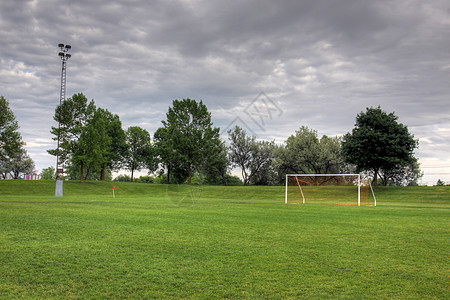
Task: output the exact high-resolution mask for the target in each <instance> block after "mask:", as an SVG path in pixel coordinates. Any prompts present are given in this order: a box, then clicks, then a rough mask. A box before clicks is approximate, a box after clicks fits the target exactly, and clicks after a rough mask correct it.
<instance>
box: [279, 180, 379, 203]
mask: <svg viewBox="0 0 450 300" xmlns="http://www.w3.org/2000/svg"><path fill="white" fill-rule="evenodd" d="M369 190H370V181H369V180H365V179H362V178H361V175H360V174H287V175H286V195H285V198H286V199H285V203H286V204H336V205H358V206H376V199H375V195H374V194H373V191H372V195H370V191H369Z"/></svg>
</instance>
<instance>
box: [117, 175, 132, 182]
mask: <svg viewBox="0 0 450 300" xmlns="http://www.w3.org/2000/svg"><path fill="white" fill-rule="evenodd" d="M114 181H120V182H131V178H130V176H128V175H122V174H120V175H119V176H117V177H116V178H114Z"/></svg>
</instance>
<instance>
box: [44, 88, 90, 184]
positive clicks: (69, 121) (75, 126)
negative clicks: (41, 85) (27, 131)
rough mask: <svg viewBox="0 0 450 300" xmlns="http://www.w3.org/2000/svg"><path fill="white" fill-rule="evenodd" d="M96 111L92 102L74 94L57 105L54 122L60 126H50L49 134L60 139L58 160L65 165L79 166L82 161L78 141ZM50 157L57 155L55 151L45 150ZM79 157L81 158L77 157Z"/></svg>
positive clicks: (82, 154) (83, 96)
mask: <svg viewBox="0 0 450 300" xmlns="http://www.w3.org/2000/svg"><path fill="white" fill-rule="evenodd" d="M95 111H96V107H95V103H94V100H91V101H88V99H87V98H86V96H85V95H83V94H82V93H78V94H74V95H73V96H72V97H71V98H69V99H67V100H66V101H64V102H63V103H62V104H61V105H58V106H57V107H56V109H55V115H54V117H53V118H54V120H55V121H56V122H59V124H61V126H59V127H54V126H52V129H51V131H50V132H51V133H52V134H53V135H54V138H53V139H54V140H55V141H56V140H58V136H59V137H60V149H59V150H60V152H59V153H58V155H59V157H60V160H61V161H62V162H63V163H64V164H65V165H67V164H68V163H69V162H71V163H72V164H81V162H82V161H84V157H83V156H84V152H85V151H83V149H82V145H81V144H80V139H81V136H82V134H85V132H86V128H85V127H86V126H87V124H88V122H89V120H90V119H92V117H93V115H94V113H95ZM47 152H48V153H50V154H52V155H56V154H57V149H51V150H47ZM79 156H81V157H79ZM83 167H84V166H83ZM82 173H83V172H80V174H79V175H80V180H83V179H84V177H83V174H82Z"/></svg>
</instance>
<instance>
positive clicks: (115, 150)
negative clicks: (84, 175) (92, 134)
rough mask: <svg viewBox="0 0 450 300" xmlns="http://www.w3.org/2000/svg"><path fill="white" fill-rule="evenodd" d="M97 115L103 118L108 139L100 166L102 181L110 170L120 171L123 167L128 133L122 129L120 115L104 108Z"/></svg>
mask: <svg viewBox="0 0 450 300" xmlns="http://www.w3.org/2000/svg"><path fill="white" fill-rule="evenodd" d="M96 114H99V115H100V116H101V119H102V120H103V122H102V124H103V125H104V126H105V127H104V132H103V133H104V134H105V135H106V136H107V137H108V142H106V140H105V144H104V146H105V147H106V148H105V150H106V151H105V153H104V154H103V156H104V159H103V161H102V164H101V166H100V167H101V172H100V180H105V173H106V172H107V171H108V170H118V169H120V167H121V166H122V163H123V159H124V157H125V156H126V153H127V143H126V133H125V131H124V130H123V129H122V122H121V121H120V119H119V116H118V115H116V114H112V113H111V112H109V111H108V110H105V109H102V108H98V109H97V111H96Z"/></svg>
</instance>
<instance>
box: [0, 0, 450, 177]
mask: <svg viewBox="0 0 450 300" xmlns="http://www.w3.org/2000/svg"><path fill="white" fill-rule="evenodd" d="M449 36H450V2H448V1H447V0H429V1H423V0H395V1H387V0H379V1H361V0H334V1H324V0H302V1H300V0H277V1H268V0H246V1H233V0H230V1H214V0H209V1H206V0H205V1H200V0H177V1H171V0H160V1H152V0H128V1H111V0H78V1H68V0H34V1H25V0H4V1H1V2H0V95H3V96H4V97H5V98H6V99H7V100H8V101H9V103H10V108H11V109H12V110H13V112H14V114H15V116H16V119H17V121H18V122H19V126H20V133H21V134H22V137H23V140H24V141H25V142H26V149H27V151H28V154H29V155H30V156H31V158H32V159H33V160H34V161H35V164H36V170H37V171H40V170H42V168H46V167H49V166H54V165H56V159H55V157H53V156H50V155H49V154H47V152H46V150H47V149H52V148H56V142H55V141H53V140H52V135H51V134H50V129H51V126H57V124H56V123H55V121H54V120H53V115H54V110H55V108H56V106H57V105H58V104H59V97H60V94H59V93H60V84H61V59H60V58H59V57H58V52H59V48H58V46H57V45H58V44H59V43H63V44H70V45H71V46H72V49H71V51H70V52H69V53H70V54H71V55H72V57H71V58H70V59H69V60H68V62H67V87H66V88H67V92H66V97H67V98H69V97H71V96H72V95H73V94H75V93H83V94H84V95H86V97H87V98H88V99H94V101H95V103H96V105H97V107H102V108H104V109H108V110H109V111H111V112H112V113H114V114H118V115H119V117H120V120H121V121H122V124H123V127H124V129H126V128H128V127H129V126H140V127H142V128H145V129H146V130H148V131H149V132H150V134H151V135H153V133H154V132H155V130H156V129H157V128H159V127H160V126H161V121H162V120H165V118H166V112H167V110H168V108H169V107H170V106H171V104H172V101H173V100H175V99H179V100H181V99H184V98H190V99H195V100H198V101H200V100H202V101H203V103H204V104H205V105H206V106H207V107H208V110H209V111H210V112H211V116H212V120H213V122H214V126H216V127H220V128H221V132H222V136H223V138H224V139H227V134H226V131H227V130H228V129H230V128H232V127H234V126H235V125H239V126H241V127H243V128H244V129H245V130H246V131H247V133H249V134H251V135H255V136H257V137H258V138H259V139H262V140H275V141H276V142H277V143H279V144H281V143H283V142H284V141H285V140H286V139H287V137H289V136H290V135H292V134H295V131H296V130H298V129H299V128H300V127H301V126H308V127H309V128H310V129H313V130H316V131H317V133H318V135H319V136H322V135H328V136H339V135H344V134H346V133H347V132H351V131H352V129H353V128H354V125H355V119H356V116H357V115H358V114H359V113H361V112H363V111H365V110H366V108H367V107H378V106H380V107H381V109H383V110H384V111H386V112H388V113H391V112H393V113H395V115H397V116H398V122H400V123H402V124H404V125H406V126H408V129H409V131H410V133H412V134H413V135H414V137H415V138H416V139H418V140H419V148H418V149H416V151H415V156H416V157H417V158H418V159H419V162H420V164H421V169H422V171H423V172H424V177H423V178H422V184H429V185H430V184H434V183H436V181H437V180H438V179H441V180H444V181H445V182H448V183H450V154H449V153H450V99H449V96H450V38H449ZM122 173H125V171H123V172H122Z"/></svg>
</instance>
